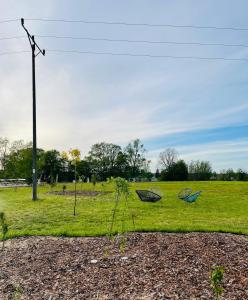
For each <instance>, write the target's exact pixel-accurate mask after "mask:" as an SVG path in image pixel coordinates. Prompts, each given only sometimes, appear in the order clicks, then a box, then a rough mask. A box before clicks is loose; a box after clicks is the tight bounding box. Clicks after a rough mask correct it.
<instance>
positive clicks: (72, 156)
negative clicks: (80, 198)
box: [62, 149, 81, 216]
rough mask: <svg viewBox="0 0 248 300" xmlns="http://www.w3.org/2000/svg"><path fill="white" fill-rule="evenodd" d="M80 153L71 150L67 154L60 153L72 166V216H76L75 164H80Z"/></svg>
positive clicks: (76, 150)
mask: <svg viewBox="0 0 248 300" xmlns="http://www.w3.org/2000/svg"><path fill="white" fill-rule="evenodd" d="M80 156H81V152H80V150H78V149H71V150H70V151H69V152H68V153H66V152H62V157H63V158H64V159H67V160H69V161H70V162H71V165H73V166H74V207H73V215H74V216H76V206H77V164H78V163H79V162H80Z"/></svg>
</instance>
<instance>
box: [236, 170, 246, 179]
mask: <svg viewBox="0 0 248 300" xmlns="http://www.w3.org/2000/svg"><path fill="white" fill-rule="evenodd" d="M236 178H237V180H238V181H247V180H248V173H247V172H245V171H244V170H242V169H238V170H237V173H236Z"/></svg>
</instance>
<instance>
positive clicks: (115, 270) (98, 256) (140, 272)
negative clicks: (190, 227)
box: [0, 233, 248, 300]
mask: <svg viewBox="0 0 248 300" xmlns="http://www.w3.org/2000/svg"><path fill="white" fill-rule="evenodd" d="M120 241H121V239H120V238H117V239H116V240H115V241H114V242H110V241H109V240H108V239H107V238H105V237H99V238H55V237H30V238H18V239H14V240H10V241H7V242H6V247H5V249H4V250H3V251H2V250H0V251H1V252H0V255H1V258H0V299H1V300H5V299H30V300H31V299H35V300H40V299H46V300H48V299H49V300H55V299H68V300H73V299H77V300H80V299H128V300H129V299H183V300H186V299H216V298H214V296H213V292H212V289H211V286H210V281H209V275H210V271H211V267H212V266H213V265H223V266H224V267H225V274H224V285H223V286H224V290H225V292H224V294H223V296H222V298H221V299H239V300H245V299H248V237H245V236H238V235H233V234H222V233H187V234H171V233H133V234H129V235H128V237H127V242H126V245H125V249H124V250H125V252H124V253H123V252H121V251H120V250H119V247H118V246H119V244H120ZM92 260H93V261H92ZM94 260H96V261H94ZM20 295H21V298H17V296H20Z"/></svg>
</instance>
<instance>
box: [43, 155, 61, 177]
mask: <svg viewBox="0 0 248 300" xmlns="http://www.w3.org/2000/svg"><path fill="white" fill-rule="evenodd" d="M41 169H42V170H41V172H42V177H43V178H44V179H45V180H46V181H47V182H53V181H55V178H56V176H58V177H59V178H60V177H63V161H62V157H61V156H60V153H59V151H57V150H49V151H45V152H44V153H43V155H42V165H41Z"/></svg>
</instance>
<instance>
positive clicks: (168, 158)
mask: <svg viewBox="0 0 248 300" xmlns="http://www.w3.org/2000/svg"><path fill="white" fill-rule="evenodd" d="M177 161H178V152H177V151H176V149H174V148H167V149H165V150H164V151H162V152H160V154H159V165H160V166H161V168H162V169H167V168H168V167H170V166H171V165H173V164H174V163H176V162H177Z"/></svg>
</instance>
